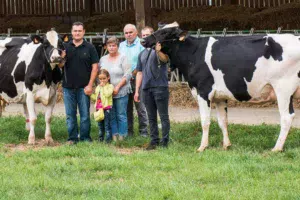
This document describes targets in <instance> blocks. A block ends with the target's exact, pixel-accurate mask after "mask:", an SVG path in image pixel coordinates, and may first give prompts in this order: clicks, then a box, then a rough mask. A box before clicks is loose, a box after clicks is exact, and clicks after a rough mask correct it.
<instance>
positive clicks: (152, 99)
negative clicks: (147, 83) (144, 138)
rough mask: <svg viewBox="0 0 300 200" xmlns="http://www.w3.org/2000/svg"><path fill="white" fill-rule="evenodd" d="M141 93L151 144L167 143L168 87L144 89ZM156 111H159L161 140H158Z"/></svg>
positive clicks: (168, 121)
mask: <svg viewBox="0 0 300 200" xmlns="http://www.w3.org/2000/svg"><path fill="white" fill-rule="evenodd" d="M142 95H143V98H142V99H143V101H144V103H145V106H146V109H147V114H148V118H149V125H150V137H151V144H153V145H158V144H159V143H161V144H162V145H168V142H169V132H170V119H169V109H168V106H169V89H168V87H155V88H149V89H145V90H143V92H142ZM157 111H158V113H159V116H160V120H161V125H162V139H161V141H159V133H158V125H157Z"/></svg>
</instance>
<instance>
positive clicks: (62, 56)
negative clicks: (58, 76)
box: [58, 50, 67, 68]
mask: <svg viewBox="0 0 300 200" xmlns="http://www.w3.org/2000/svg"><path fill="white" fill-rule="evenodd" d="M66 55H67V54H66V50H64V51H62V52H61V54H60V56H61V58H62V59H61V61H60V63H59V64H58V67H60V68H62V67H63V66H64V65H65V62H66V59H65V57H66Z"/></svg>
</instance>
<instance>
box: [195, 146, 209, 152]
mask: <svg viewBox="0 0 300 200" xmlns="http://www.w3.org/2000/svg"><path fill="white" fill-rule="evenodd" d="M206 147H207V146H204V147H199V148H198V149H197V152H203V151H204V150H205V149H206Z"/></svg>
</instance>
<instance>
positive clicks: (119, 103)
mask: <svg viewBox="0 0 300 200" xmlns="http://www.w3.org/2000/svg"><path fill="white" fill-rule="evenodd" d="M127 104H128V95H126V96H124V97H120V98H114V99H113V107H112V109H111V132H112V135H120V136H127V131H128V130H127V127H128V125H127Z"/></svg>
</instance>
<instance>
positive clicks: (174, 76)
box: [0, 27, 300, 82]
mask: <svg viewBox="0 0 300 200" xmlns="http://www.w3.org/2000/svg"><path fill="white" fill-rule="evenodd" d="M276 33H277V34H281V33H291V34H294V35H300V30H297V29H296V30H282V29H281V27H279V28H278V29H277V30H254V29H253V28H252V29H250V30H240V31H228V30H227V29H226V28H224V29H223V30H222V31H202V30H201V29H198V30H197V31H189V34H190V35H191V36H193V37H196V38H200V37H207V36H224V37H230V36H249V35H262V34H276ZM34 34H43V33H39V31H37V32H36V33H13V32H12V29H8V32H7V33H0V40H1V39H5V38H6V37H28V36H30V35H34ZM61 34H62V35H63V34H66V33H61ZM111 36H115V37H117V38H119V39H120V40H121V41H122V40H124V34H123V32H107V29H104V31H103V32H98V33H96V32H87V33H86V34H85V39H86V40H87V41H88V42H90V43H92V44H93V43H94V44H103V43H104V42H105V40H106V38H108V37H111ZM102 52H103V50H102ZM101 55H103V54H102V53H101ZM170 81H171V82H185V80H184V77H183V76H182V75H180V73H179V71H178V70H177V69H176V70H174V71H173V72H171V76H170Z"/></svg>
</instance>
